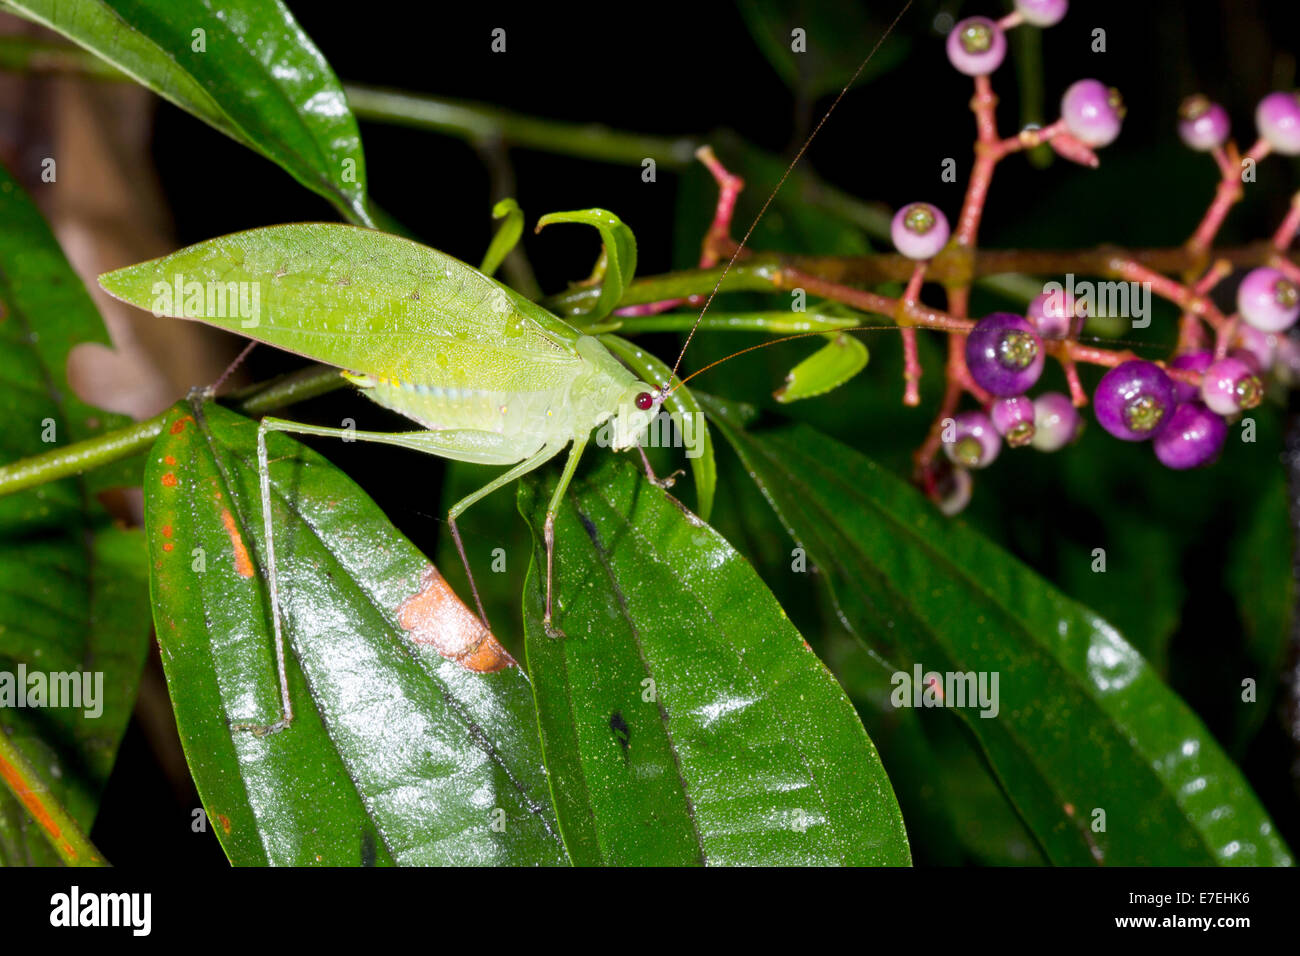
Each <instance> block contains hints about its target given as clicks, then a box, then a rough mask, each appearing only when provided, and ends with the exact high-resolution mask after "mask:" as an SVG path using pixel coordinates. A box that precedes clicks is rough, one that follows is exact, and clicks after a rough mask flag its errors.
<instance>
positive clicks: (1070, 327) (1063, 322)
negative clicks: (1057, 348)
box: [1025, 290, 1084, 339]
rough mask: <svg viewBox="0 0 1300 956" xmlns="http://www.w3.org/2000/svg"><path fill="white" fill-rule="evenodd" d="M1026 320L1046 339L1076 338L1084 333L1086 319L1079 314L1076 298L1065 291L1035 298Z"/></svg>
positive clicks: (1044, 294) (1027, 312)
mask: <svg viewBox="0 0 1300 956" xmlns="http://www.w3.org/2000/svg"><path fill="white" fill-rule="evenodd" d="M1025 318H1027V319H1028V320H1029V322H1030V324H1031V325H1033V327H1034V328H1035V329H1036V330H1037V331H1038V334H1039V335H1041V336H1042V337H1043V338H1045V339H1068V338H1074V337H1076V336H1078V334H1079V333H1080V332H1082V331H1083V321H1084V317H1083V316H1082V315H1079V314H1078V310H1077V309H1076V307H1075V304H1074V296H1072V295H1070V294H1069V293H1068V292H1066V291H1064V290H1061V291H1059V292H1043V293H1040V294H1039V295H1036V296H1034V298H1033V299H1032V300H1030V302H1029V306H1028V307H1027V308H1026V309H1025Z"/></svg>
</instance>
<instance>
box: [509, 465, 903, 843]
mask: <svg viewBox="0 0 1300 956" xmlns="http://www.w3.org/2000/svg"><path fill="white" fill-rule="evenodd" d="M549 494H550V489H549V488H547V487H543V486H542V485H541V483H540V482H538V481H536V480H533V481H526V482H525V483H524V485H523V488H522V490H521V492H520V510H521V511H522V512H523V513H524V514H525V516H527V517H528V519H529V521H530V522H531V523H532V526H533V531H534V536H535V539H536V541H537V544H536V546H535V547H536V550H535V551H534V560H533V564H532V567H531V568H530V570H529V576H528V584H527V586H526V591H525V605H524V621H525V641H526V646H527V649H528V665H529V671H530V673H531V674H532V676H533V680H534V682H535V691H536V700H537V707H538V716H539V724H540V726H541V732H542V745H543V750H544V752H545V755H546V761H547V767H548V769H549V771H550V775H551V787H552V793H553V794H554V797H555V804H556V810H557V813H558V815H559V818H560V826H561V829H562V830H563V832H564V837H565V845H566V846H567V847H568V849H569V853H570V855H571V856H572V858H573V860H574V862H575V863H582V864H602V863H603V864H654V865H681V864H695V863H711V864H725V863H748V864H792V863H822V864H825V863H855V864H867V863H874V864H906V863H907V862H908V861H909V855H908V849H907V840H906V836H905V833H904V829H903V821H902V818H901V815H900V814H899V810H898V804H897V802H896V801H895V799H894V795H893V792H892V790H891V789H890V785H889V780H888V778H887V777H886V776H885V772H884V769H883V768H882V767H881V765H880V761H879V759H878V758H877V756H876V752H875V748H874V747H873V746H872V744H871V741H870V740H869V739H868V738H867V735H866V733H865V731H864V730H863V729H862V724H861V723H860V722H859V720H858V717H857V715H856V714H855V713H854V711H853V707H852V705H851V704H850V703H849V701H848V700H847V698H846V697H845V696H844V693H843V691H841V690H840V688H839V685H838V684H836V683H835V680H834V678H832V677H831V675H830V673H829V672H828V671H827V670H826V668H825V667H824V666H823V665H822V663H821V661H819V660H818V659H817V657H816V655H815V654H813V652H812V650H811V648H809V647H808V645H807V644H806V643H804V642H803V641H802V640H801V638H800V636H799V633H798V632H797V631H796V630H795V629H794V627H793V625H791V624H790V622H789V620H788V619H787V618H786V616H785V614H784V612H783V611H782V610H781V608H780V606H779V605H777V603H776V601H775V599H773V597H772V595H771V593H770V592H769V591H768V590H767V588H765V587H764V586H763V583H762V581H760V580H759V578H758V576H757V575H756V574H755V573H754V571H753V569H752V568H751V567H750V566H749V564H748V563H747V562H745V560H744V559H743V558H741V557H740V556H739V555H738V554H737V553H736V552H735V551H733V550H732V549H731V547H730V546H729V545H728V544H727V543H726V542H725V541H724V540H723V539H722V538H721V537H720V536H719V535H718V534H717V533H716V532H715V531H713V529H711V528H710V527H709V526H708V525H706V524H704V523H703V522H701V521H700V520H699V519H698V518H696V517H695V516H694V515H692V514H690V513H689V512H688V511H686V510H685V509H684V508H682V507H681V506H680V505H679V504H677V502H675V501H674V500H673V499H671V498H670V497H669V496H668V495H666V494H665V493H664V492H663V491H662V490H660V489H658V488H656V487H654V486H653V485H651V484H650V483H649V482H647V481H645V480H644V479H643V477H642V476H641V473H640V471H639V470H638V469H637V468H636V467H635V466H634V465H632V464H631V463H629V462H625V461H624V462H620V461H618V460H616V459H614V458H613V457H612V456H604V458H603V460H602V461H601V462H600V465H599V467H598V468H597V469H596V470H595V471H594V472H593V473H592V474H591V476H590V477H589V478H588V479H587V480H585V481H580V482H575V484H574V486H573V487H572V488H571V490H570V494H569V496H568V497H567V498H566V499H565V503H564V505H563V507H562V508H561V510H560V512H559V514H558V516H557V519H556V526H555V531H556V549H555V589H556V595H557V609H556V623H557V624H558V626H559V627H561V628H562V629H563V630H564V636H563V637H548V636H547V634H546V633H545V631H544V630H543V628H542V625H541V616H542V614H541V612H542V593H543V590H542V583H543V582H542V579H543V577H544V571H540V570H539V569H544V568H545V566H546V564H545V554H544V551H543V550H542V549H541V544H540V538H541V535H540V529H541V526H542V523H543V520H544V515H545V508H546V502H547V501H548V500H549Z"/></svg>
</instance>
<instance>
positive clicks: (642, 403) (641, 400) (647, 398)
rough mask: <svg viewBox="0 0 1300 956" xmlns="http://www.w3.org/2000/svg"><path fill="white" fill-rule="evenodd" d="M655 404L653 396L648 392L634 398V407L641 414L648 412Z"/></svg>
mask: <svg viewBox="0 0 1300 956" xmlns="http://www.w3.org/2000/svg"><path fill="white" fill-rule="evenodd" d="M654 403H655V399H654V396H653V395H651V394H650V393H649V392H642V393H641V394H640V395H638V396H637V397H636V407H637V408H639V409H641V411H643V412H648V411H650V406H651V405H653V404H654Z"/></svg>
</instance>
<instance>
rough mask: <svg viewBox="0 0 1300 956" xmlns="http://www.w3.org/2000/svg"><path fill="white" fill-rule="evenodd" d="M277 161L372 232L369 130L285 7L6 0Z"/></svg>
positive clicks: (195, 0)
mask: <svg viewBox="0 0 1300 956" xmlns="http://www.w3.org/2000/svg"><path fill="white" fill-rule="evenodd" d="M0 6H2V7H4V8H5V9H9V10H12V11H13V12H14V13H17V14H19V15H20V16H24V17H26V18H27V19H29V20H34V21H35V22H37V23H41V24H44V25H45V26H47V27H49V28H51V29H52V30H55V31H57V32H59V33H61V34H63V35H64V36H66V37H67V38H68V39H70V40H72V41H73V42H74V43H77V44H79V45H80V46H83V47H85V48H86V49H88V50H90V51H91V52H93V53H96V54H98V55H99V56H101V57H103V58H104V59H105V60H107V61H108V62H109V63H112V64H113V65H114V66H116V67H118V68H119V69H121V70H122V71H123V72H125V73H127V74H128V75H130V76H131V77H133V78H134V79H136V80H137V81H138V82H140V83H142V84H143V85H145V86H147V87H149V89H151V90H153V91H154V92H155V93H157V94H158V95H159V96H162V97H163V98H164V99H167V100H170V101H171V102H172V103H175V104H176V105H177V106H179V107H181V108H182V109H184V110H187V111H188V112H190V113H193V114H194V115H195V116H197V117H199V119H201V120H204V121H205V122H207V123H209V124H210V125H212V126H214V127H215V128H217V129H219V130H220V131H221V132H223V133H225V134H226V135H227V136H229V137H231V138H232V139H235V140H237V141H238V142H240V143H243V144H244V145H245V146H247V147H249V148H250V149H254V150H257V151H258V152H259V153H261V154H262V155H263V156H265V157H266V158H267V159H270V160H271V161H273V162H275V163H278V164H279V165H280V166H281V167H282V168H283V169H284V170H285V171H286V172H288V173H289V174H290V175H291V176H293V177H294V179H296V180H298V182H300V183H302V184H303V185H304V186H306V187H307V188H308V189H311V190H313V191H314V192H316V193H319V194H320V195H322V196H324V197H325V198H326V199H328V200H329V201H330V202H331V203H333V204H334V205H335V206H336V207H337V208H338V209H339V211H340V212H341V213H342V214H343V215H344V216H345V217H346V218H347V219H349V220H351V221H352V222H354V223H357V224H359V225H365V226H372V225H374V223H373V222H372V220H371V214H370V212H369V210H368V208H367V207H368V202H367V198H366V164H365V157H364V156H363V154H362V151H361V134H360V132H359V131H358V130H357V121H356V118H355V117H354V116H353V115H352V111H351V109H349V107H348V103H347V99H346V98H345V97H344V95H343V87H342V85H341V84H340V83H339V81H338V78H337V77H336V76H335V75H334V71H333V70H331V69H330V66H329V64H328V63H327V62H326V61H325V57H324V56H322V55H321V52H320V50H318V49H316V46H315V44H313V43H312V41H311V38H310V37H308V36H307V34H306V33H305V32H303V29H302V27H300V26H299V25H298V21H297V20H295V19H294V18H293V15H292V14H291V13H290V12H289V10H288V8H286V7H285V6H284V4H283V3H281V2H280V0H223V2H222V3H221V5H220V9H214V8H213V6H212V4H210V3H206V2H203V0H77V2H76V3H65V2H60V0H3V2H0Z"/></svg>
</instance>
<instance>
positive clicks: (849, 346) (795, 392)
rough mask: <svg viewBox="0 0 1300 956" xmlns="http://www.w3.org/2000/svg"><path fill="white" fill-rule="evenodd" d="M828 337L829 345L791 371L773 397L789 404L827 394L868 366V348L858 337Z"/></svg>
mask: <svg viewBox="0 0 1300 956" xmlns="http://www.w3.org/2000/svg"><path fill="white" fill-rule="evenodd" d="M827 338H828V339H830V341H829V342H827V343H826V344H825V345H823V346H822V347H821V348H819V349H818V350H817V351H816V352H814V353H813V354H812V355H810V356H808V357H807V358H806V359H804V360H803V361H802V362H800V363H799V364H798V365H796V366H795V367H794V368H792V369H791V370H790V373H789V374H788V375H786V377H785V384H784V385H782V386H781V387H780V388H778V389H777V390H776V391H775V392H774V393H773V394H772V397H773V398H775V399H776V400H777V401H778V402H782V403H788V402H797V401H799V400H800V399H804V398H813V397H815V396H817V395H825V394H826V393H827V392H829V391H831V390H832V389H836V388H839V387H840V386H841V385H843V384H844V383H845V382H847V381H848V380H849V379H851V378H852V377H853V376H855V375H857V374H858V373H859V372H861V371H862V370H863V369H864V368H866V367H867V359H868V358H869V354H868V352H867V347H866V346H865V345H863V344H862V342H861V341H860V340H859V339H858V338H857V336H854V335H850V334H848V333H845V332H841V333H840V334H839V335H831V336H827Z"/></svg>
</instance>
